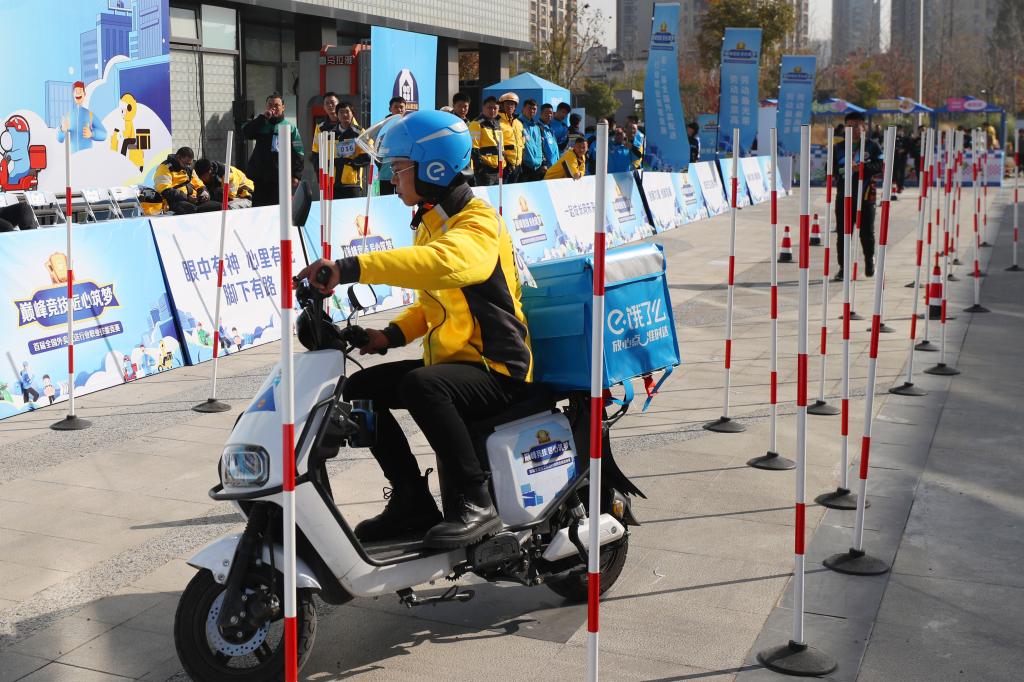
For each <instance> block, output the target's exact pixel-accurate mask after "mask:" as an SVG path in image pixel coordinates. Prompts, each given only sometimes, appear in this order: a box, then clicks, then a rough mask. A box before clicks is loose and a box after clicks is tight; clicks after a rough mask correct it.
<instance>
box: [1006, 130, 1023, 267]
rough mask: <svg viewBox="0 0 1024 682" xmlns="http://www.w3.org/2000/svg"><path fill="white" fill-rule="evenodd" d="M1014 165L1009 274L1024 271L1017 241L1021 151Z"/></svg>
mask: <svg viewBox="0 0 1024 682" xmlns="http://www.w3.org/2000/svg"><path fill="white" fill-rule="evenodd" d="M1015 152H1016V153H1015V155H1014V164H1013V265H1011V266H1010V267H1008V268H1006V270H1007V272H1020V271H1021V270H1024V268H1022V267H1021V266H1020V265H1018V264H1017V241H1018V239H1019V238H1020V223H1019V222H1017V204H1018V203H1019V201H1020V149H1016V150H1015Z"/></svg>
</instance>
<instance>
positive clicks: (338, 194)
mask: <svg viewBox="0 0 1024 682" xmlns="http://www.w3.org/2000/svg"><path fill="white" fill-rule="evenodd" d="M389 184H390V183H389ZM361 196H363V188H362V187H358V186H352V185H335V186H334V198H335V199H356V198H358V197H361Z"/></svg>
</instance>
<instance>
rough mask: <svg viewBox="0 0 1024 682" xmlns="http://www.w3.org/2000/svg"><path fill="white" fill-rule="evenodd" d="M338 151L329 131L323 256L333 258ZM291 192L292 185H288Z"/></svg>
mask: <svg viewBox="0 0 1024 682" xmlns="http://www.w3.org/2000/svg"><path fill="white" fill-rule="evenodd" d="M337 153H338V140H337V138H336V137H335V135H334V133H333V132H328V133H327V178H326V180H327V221H326V223H325V227H326V229H325V230H324V249H323V257H324V258H326V259H327V260H330V259H331V242H332V239H333V235H332V234H331V233H332V232H333V230H334V173H335V172H336V171H337V161H336V159H335V155H336V154H337ZM288 188H289V192H290V191H291V185H289V186H288Z"/></svg>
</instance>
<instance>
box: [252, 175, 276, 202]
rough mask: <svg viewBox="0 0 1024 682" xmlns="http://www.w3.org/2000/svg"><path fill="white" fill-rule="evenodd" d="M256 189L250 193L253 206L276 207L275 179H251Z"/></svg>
mask: <svg viewBox="0 0 1024 682" xmlns="http://www.w3.org/2000/svg"><path fill="white" fill-rule="evenodd" d="M253 184H254V185H255V186H256V188H255V189H254V190H253V193H252V205H253V206H276V205H277V177H276V176H275V177H273V178H253Z"/></svg>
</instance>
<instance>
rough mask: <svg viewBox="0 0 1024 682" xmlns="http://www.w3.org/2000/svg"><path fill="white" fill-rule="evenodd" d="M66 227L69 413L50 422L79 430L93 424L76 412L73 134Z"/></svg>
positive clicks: (67, 151)
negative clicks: (72, 190)
mask: <svg viewBox="0 0 1024 682" xmlns="http://www.w3.org/2000/svg"><path fill="white" fill-rule="evenodd" d="M64 202H65V206H64V210H65V215H64V229H65V231H66V232H67V250H68V253H67V256H68V290H67V297H66V299H65V303H66V308H67V310H66V314H67V316H68V413H67V415H66V416H65V417H64V418H63V419H61V420H60V421H58V422H54V423H53V424H50V428H51V429H54V430H55V431H78V430H80V429H84V428H88V427H89V426H92V422H90V421H89V420H87V419H82V418H81V417H79V416H77V415H76V414H75V265H74V260H73V258H72V253H71V246H72V241H73V240H72V236H71V230H72V227H73V225H74V222H75V221H74V211H73V210H72V206H71V136H70V135H68V136H67V137H66V138H65V140H64Z"/></svg>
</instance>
